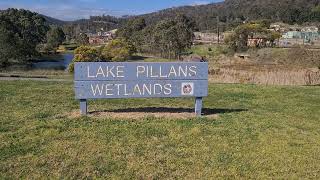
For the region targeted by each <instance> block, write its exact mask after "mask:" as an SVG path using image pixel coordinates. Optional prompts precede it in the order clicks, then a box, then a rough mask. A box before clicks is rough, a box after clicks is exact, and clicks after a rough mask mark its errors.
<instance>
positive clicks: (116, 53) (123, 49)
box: [101, 39, 134, 61]
mask: <svg viewBox="0 0 320 180" xmlns="http://www.w3.org/2000/svg"><path fill="white" fill-rule="evenodd" d="M133 53H134V48H133V46H131V45H130V44H129V43H128V42H126V41H125V40H123V39H115V40H112V41H111V42H110V43H109V44H107V45H106V46H105V47H104V48H103V49H102V52H101V59H103V60H106V61H125V60H128V59H129V58H130V57H131V56H132V54H133Z"/></svg>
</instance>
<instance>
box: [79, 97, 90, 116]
mask: <svg viewBox="0 0 320 180" xmlns="http://www.w3.org/2000/svg"><path fill="white" fill-rule="evenodd" d="M87 111H88V108H87V100H86V99H80V113H81V115H87Z"/></svg>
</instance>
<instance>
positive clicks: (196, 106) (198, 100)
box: [194, 97, 202, 117]
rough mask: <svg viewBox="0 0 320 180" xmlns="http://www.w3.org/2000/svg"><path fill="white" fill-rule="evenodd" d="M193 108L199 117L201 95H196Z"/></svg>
mask: <svg viewBox="0 0 320 180" xmlns="http://www.w3.org/2000/svg"><path fill="white" fill-rule="evenodd" d="M194 109H195V113H196V116H198V117H200V116H201V110H202V97H196V100H195V107H194Z"/></svg>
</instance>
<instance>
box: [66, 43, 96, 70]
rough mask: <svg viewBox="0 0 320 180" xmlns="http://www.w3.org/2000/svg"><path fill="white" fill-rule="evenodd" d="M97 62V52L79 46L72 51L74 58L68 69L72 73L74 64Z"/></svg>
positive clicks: (93, 49)
mask: <svg viewBox="0 0 320 180" xmlns="http://www.w3.org/2000/svg"><path fill="white" fill-rule="evenodd" d="M98 60H99V52H98V51H97V50H96V49H95V48H92V47H90V46H80V47H78V48H77V49H75V50H74V58H73V60H72V62H71V63H70V65H69V67H68V71H69V72H71V73H72V72H74V63H75V62H95V61H98Z"/></svg>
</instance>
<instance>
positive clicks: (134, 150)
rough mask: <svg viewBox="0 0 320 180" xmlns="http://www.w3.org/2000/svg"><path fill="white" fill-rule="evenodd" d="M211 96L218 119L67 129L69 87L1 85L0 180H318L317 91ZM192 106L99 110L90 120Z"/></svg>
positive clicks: (218, 87) (156, 102) (226, 90)
mask: <svg viewBox="0 0 320 180" xmlns="http://www.w3.org/2000/svg"><path fill="white" fill-rule="evenodd" d="M209 89H210V93H209V96H208V97H207V98H205V100H204V107H205V108H208V109H211V111H213V112H215V113H217V114H218V118H217V119H209V118H190V119H186V120H182V119H164V118H154V117H150V116H146V117H145V118H142V119H138V120H125V119H110V118H108V117H105V118H94V117H82V118H73V119H72V118H68V115H67V114H68V113H69V112H72V111H74V110H78V108H79V104H78V102H77V101H76V100H74V94H73V84H72V83H68V82H64V83H57V82H35V81H12V82H8V81H0V107H1V118H0V179H4V178H14V179H16V178H29V179H34V178H37V179H38V178H41V177H42V178H44V177H55V178H74V179H78V178H86V177H87V178H95V177H100V178H116V179H133V178H134V179H170V178H171V179H173V178H176V179H182V178H186V179H195V178H197V179H213V178H219V177H220V178H226V179H234V178H237V179H238V178H243V179H247V178H252V179H266V178H275V179H301V178H305V179H307V178H308V179H309V178H314V179H319V176H320V156H319V154H320V148H319V147H320V110H319V109H320V87H285V86H279V87H276V86H255V85H223V84H210V86H209ZM192 106H193V101H192V100H191V99H147V100H145V99H126V100H124V99H123V100H101V101H90V102H89V111H96V110H98V111H103V110H109V109H117V108H137V107H175V108H176V107H183V108H192Z"/></svg>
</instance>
